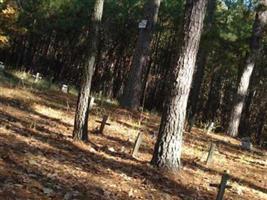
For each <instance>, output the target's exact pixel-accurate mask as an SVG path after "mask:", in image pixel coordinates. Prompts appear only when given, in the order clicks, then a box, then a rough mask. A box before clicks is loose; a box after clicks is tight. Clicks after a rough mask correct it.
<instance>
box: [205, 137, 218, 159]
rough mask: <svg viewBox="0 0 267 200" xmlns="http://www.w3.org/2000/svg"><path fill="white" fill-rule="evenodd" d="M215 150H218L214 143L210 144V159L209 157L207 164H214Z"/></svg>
mask: <svg viewBox="0 0 267 200" xmlns="http://www.w3.org/2000/svg"><path fill="white" fill-rule="evenodd" d="M215 150H216V144H215V143H213V142H212V143H211V144H210V148H209V154H208V157H207V160H206V164H209V163H211V162H212V158H213V155H214V153H215Z"/></svg>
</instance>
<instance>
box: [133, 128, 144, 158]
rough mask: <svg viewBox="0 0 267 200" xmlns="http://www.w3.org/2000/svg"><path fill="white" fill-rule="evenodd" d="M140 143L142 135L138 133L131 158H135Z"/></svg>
mask: <svg viewBox="0 0 267 200" xmlns="http://www.w3.org/2000/svg"><path fill="white" fill-rule="evenodd" d="M142 141H143V133H142V132H139V133H138V136H137V138H136V140H135V143H134V149H133V153H132V157H134V158H136V156H137V154H138V151H139V148H140V146H141V144H142Z"/></svg>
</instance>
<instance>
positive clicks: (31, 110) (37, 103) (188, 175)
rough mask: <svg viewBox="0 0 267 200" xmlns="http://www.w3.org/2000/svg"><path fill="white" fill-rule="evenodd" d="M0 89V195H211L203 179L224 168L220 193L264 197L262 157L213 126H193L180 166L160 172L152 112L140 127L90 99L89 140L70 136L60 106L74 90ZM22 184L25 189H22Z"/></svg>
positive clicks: (215, 179) (69, 114)
mask: <svg viewBox="0 0 267 200" xmlns="http://www.w3.org/2000/svg"><path fill="white" fill-rule="evenodd" d="M1 91H2V92H1V94H0V98H1V100H2V101H1V103H2V104H1V107H0V119H1V121H0V141H1V145H0V150H1V153H0V155H1V159H0V179H1V180H3V183H2V184H4V185H8V186H5V187H4V190H0V197H2V196H5V195H6V194H7V193H8V192H10V191H16V194H17V193H21V194H22V195H21V196H23V197H25V198H29V196H31V197H36V199H38V198H39V199H48V198H53V199H63V198H64V196H70V197H73V198H78V199H81V198H84V197H86V198H90V199H151V198H155V199H168V198H169V199H184V198H187V197H190V198H192V199H203V200H204V199H214V197H215V195H216V192H217V189H216V188H213V187H210V185H209V184H210V183H219V181H220V178H221V174H222V173H223V171H224V170H225V169H228V170H229V171H230V174H231V176H232V178H231V181H230V183H231V186H232V188H231V189H228V190H227V191H226V197H228V198H229V199H231V198H232V199H235V198H237V197H239V196H240V195H241V196H242V198H243V199H253V198H254V199H260V198H262V197H266V193H265V192H266V190H265V189H264V188H265V187H266V180H265V179H264V178H263V177H262V173H263V171H265V170H266V167H267V164H266V161H265V160H264V159H263V157H262V156H261V155H260V154H259V155H258V154H254V153H250V152H243V151H242V150H241V149H240V148H239V141H237V140H235V139H232V138H228V137H223V136H222V135H217V134H213V133H211V134H209V135H208V136H207V135H206V134H205V132H204V131H203V130H200V129H194V130H193V132H192V133H190V134H189V133H186V134H185V142H184V144H185V145H184V148H183V154H182V162H183V170H182V171H180V172H179V173H178V174H174V175H172V174H170V175H168V174H164V173H163V174H162V173H161V172H159V171H158V170H156V169H154V168H153V167H151V166H150V164H149V162H150V159H151V157H152V153H153V146H154V144H155V140H156V138H155V136H154V133H157V131H158V125H159V119H160V118H159V117H158V116H154V115H151V116H149V115H148V114H146V116H145V120H144V121H142V125H141V127H140V128H139V127H138V124H139V123H138V120H139V117H138V116H139V115H138V114H136V113H134V114H131V113H130V111H127V110H125V111H123V110H122V109H120V108H118V110H117V109H116V107H111V108H110V110H109V108H108V107H106V108H105V110H104V111H103V108H101V109H102V110H101V111H100V110H98V109H100V108H99V107H98V106H96V107H94V108H93V110H92V114H91V115H90V117H89V134H90V135H89V139H90V142H89V143H80V142H76V141H73V140H72V138H71V136H72V123H73V117H74V112H73V110H72V109H69V110H66V107H65V105H66V104H65V101H64V100H65V99H72V98H73V97H71V96H65V97H63V98H62V99H61V101H57V99H56V98H54V96H53V95H52V94H53V93H54V92H51V94H50V93H47V94H46V97H45V98H43V96H44V95H43V94H41V93H34V92H28V91H24V90H20V89H18V88H17V89H16V88H8V87H6V88H4V90H2V87H1ZM27 97H30V99H29V98H27ZM49 97H51V98H49ZM12 102H13V103H12ZM73 102H75V101H74V100H73V99H72V104H70V105H71V106H74V104H73ZM50 105H52V106H50ZM103 113H104V114H109V119H108V122H109V123H110V126H105V129H104V132H103V134H99V133H98V132H97V131H96V130H97V129H98V128H99V126H100V124H99V123H96V120H102V117H103ZM122 122H123V123H122ZM139 130H140V131H142V132H143V134H144V137H143V143H142V145H141V147H140V150H139V153H138V157H137V158H133V157H132V156H131V153H132V149H133V145H134V142H135V139H136V136H137V134H138V131H139ZM211 141H213V142H216V143H217V147H218V150H217V151H216V152H215V155H214V160H213V162H212V163H211V164H209V165H208V166H206V165H205V164H204V163H205V160H206V157H207V152H208V149H209V145H210V142H211ZM228 141H230V142H229V143H228ZM241 152H243V153H241ZM6 168H8V171H7V172H4V169H6ZM14 174H17V175H19V177H21V181H20V180H18V179H17V178H15V177H14ZM259 177H260V178H259ZM258 180H259V181H258ZM8 181H9V182H8ZM260 181H261V182H260ZM118 183H119V184H118ZM24 187H27V189H26V190H22V188H24ZM252 194H253V195H252ZM15 197H16V195H14V198H15Z"/></svg>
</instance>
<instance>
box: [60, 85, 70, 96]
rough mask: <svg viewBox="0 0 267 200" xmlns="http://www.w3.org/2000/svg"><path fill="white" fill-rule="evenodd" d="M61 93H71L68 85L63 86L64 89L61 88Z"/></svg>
mask: <svg viewBox="0 0 267 200" xmlns="http://www.w3.org/2000/svg"><path fill="white" fill-rule="evenodd" d="M61 91H62V92H63V93H66V94H67V93H69V87H68V85H65V84H63V85H62V88H61Z"/></svg>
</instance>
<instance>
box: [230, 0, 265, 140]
mask: <svg viewBox="0 0 267 200" xmlns="http://www.w3.org/2000/svg"><path fill="white" fill-rule="evenodd" d="M266 6H267V0H261V1H259V5H258V8H257V13H256V17H255V21H254V25H253V30H252V37H251V42H250V52H249V54H248V56H247V59H246V63H245V67H244V70H243V73H242V75H241V78H240V81H239V83H238V88H237V93H236V95H235V97H236V99H235V102H234V105H233V109H232V112H231V117H230V122H229V125H228V130H227V133H228V134H229V135H230V136H232V137H236V136H237V135H238V127H239V124H240V119H241V114H242V110H243V107H244V103H245V99H246V96H247V93H248V87H249V82H250V77H251V75H252V72H253V69H254V66H255V63H256V58H257V56H258V54H259V53H260V43H261V38H262V33H263V31H264V27H265V25H266V22H267V10H266Z"/></svg>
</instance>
